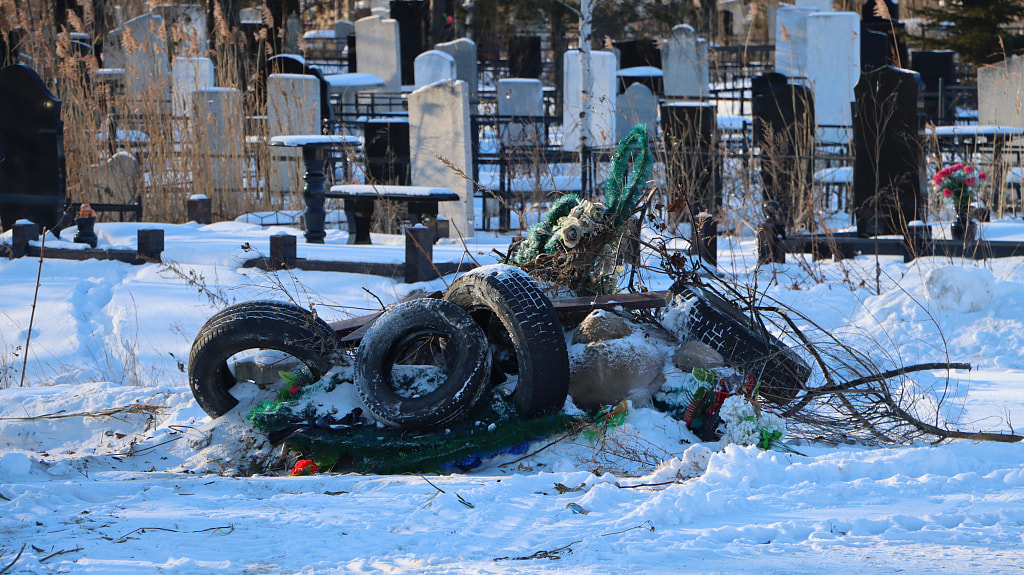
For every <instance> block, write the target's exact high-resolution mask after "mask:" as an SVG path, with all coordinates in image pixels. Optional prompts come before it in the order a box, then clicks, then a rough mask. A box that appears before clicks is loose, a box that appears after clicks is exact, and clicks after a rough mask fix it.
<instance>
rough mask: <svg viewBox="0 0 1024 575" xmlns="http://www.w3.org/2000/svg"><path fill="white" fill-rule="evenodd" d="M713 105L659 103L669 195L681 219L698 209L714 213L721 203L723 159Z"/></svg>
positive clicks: (715, 213) (691, 215)
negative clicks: (679, 211) (717, 142)
mask: <svg viewBox="0 0 1024 575" xmlns="http://www.w3.org/2000/svg"><path fill="white" fill-rule="evenodd" d="M717 130H718V128H717V120H716V110H715V106H714V104H706V103H691V102H684V103H679V102H672V103H666V104H662V105H661V133H662V138H663V139H664V146H665V172H666V182H667V186H668V190H667V191H668V195H669V197H670V198H672V206H673V208H674V209H677V210H682V211H683V212H684V218H683V219H690V218H691V217H692V218H696V216H697V215H698V214H700V213H701V212H708V213H710V214H711V215H717V214H718V209H719V207H720V206H721V205H722V173H721V172H722V161H721V158H720V157H719V156H720V155H719V153H718V150H717V146H716V140H717Z"/></svg>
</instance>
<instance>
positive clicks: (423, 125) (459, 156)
mask: <svg viewBox="0 0 1024 575" xmlns="http://www.w3.org/2000/svg"><path fill="white" fill-rule="evenodd" d="M469 113H470V106H469V85H468V84H466V83H465V82H460V81H457V80H456V81H447V82H438V83H436V84H431V85H429V86H426V87H424V88H420V89H418V90H416V91H415V92H413V93H412V94H409V126H410V133H409V151H410V162H411V172H412V183H413V184H414V185H417V186H428V187H441V188H448V189H450V190H451V191H453V192H455V193H456V194H458V195H459V201H455V202H442V203H441V204H440V205H439V206H438V211H439V213H440V215H442V216H444V217H445V218H446V219H447V220H448V221H449V222H450V225H451V227H452V235H453V236H454V235H456V234H458V235H461V236H463V237H473V233H474V229H475V228H476V225H475V224H474V217H473V185H472V183H471V182H469V181H468V180H466V179H465V178H463V177H462V176H460V175H459V174H457V173H456V172H455V171H453V170H452V169H451V168H449V167H448V166H445V165H444V164H443V163H441V161H440V160H438V158H437V156H443V157H444V158H446V159H448V161H450V162H452V163H453V164H454V165H455V166H457V167H459V168H461V169H462V170H463V171H465V172H467V173H468V172H470V171H471V170H472V166H473V146H472V134H471V133H470V130H471V124H470V118H469Z"/></svg>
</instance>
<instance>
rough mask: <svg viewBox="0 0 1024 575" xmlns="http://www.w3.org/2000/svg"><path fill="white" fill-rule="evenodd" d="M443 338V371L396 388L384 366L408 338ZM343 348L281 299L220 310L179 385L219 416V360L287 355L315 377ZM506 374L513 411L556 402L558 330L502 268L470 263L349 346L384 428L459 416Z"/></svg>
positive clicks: (511, 271) (564, 372) (560, 362)
mask: <svg viewBox="0 0 1024 575" xmlns="http://www.w3.org/2000/svg"><path fill="white" fill-rule="evenodd" d="M431 336H437V337H440V338H442V339H443V340H444V341H445V342H446V343H447V349H446V352H445V353H446V355H447V361H446V362H445V364H446V365H447V368H446V370H445V372H446V378H445V380H444V381H443V382H442V383H441V384H440V385H437V386H436V387H435V388H433V389H432V390H431V391H430V392H429V393H425V394H421V395H411V394H408V393H403V390H402V389H399V386H397V385H396V378H395V374H394V373H393V370H392V367H393V366H394V364H395V361H396V358H397V357H399V355H401V354H402V353H404V352H405V351H406V350H407V349H408V348H409V346H410V345H412V344H413V343H414V342H417V341H422V340H423V339H424V338H426V337H431ZM342 348H343V345H342V343H341V341H340V339H339V338H338V336H337V334H336V333H334V331H333V330H332V329H331V328H330V326H329V325H328V324H327V323H325V322H324V321H323V320H322V319H320V318H318V317H316V316H315V315H314V314H312V313H311V312H310V311H308V310H304V309H302V308H299V307H297V306H295V305H292V304H288V303H283V302H268V301H258V302H246V303H241V304H238V305H234V306H231V307H228V308H226V309H224V310H222V311H220V312H219V313H217V314H216V315H214V316H213V317H212V318H210V320H209V321H207V322H206V324H205V325H203V327H202V328H201V329H200V331H199V335H198V336H197V337H196V340H195V343H194V344H193V346H192V353H191V355H190V357H189V382H190V385H191V387H192V393H193V395H194V396H195V398H196V401H197V402H198V403H199V405H200V407H202V408H203V410H204V411H205V412H206V413H207V414H209V415H210V416H211V417H220V416H221V415H223V414H225V413H227V412H228V411H230V410H231V409H232V408H233V407H234V406H235V405H237V403H238V401H237V400H236V399H235V398H234V397H233V396H232V395H231V393H230V390H231V388H232V387H233V386H234V385H235V383H236V380H235V378H234V376H233V375H232V374H231V371H230V369H229V368H228V365H227V362H228V360H229V359H230V358H231V357H232V356H233V355H235V354H237V353H239V352H241V351H244V350H248V349H274V350H279V351H283V352H285V353H288V354H290V355H292V356H294V357H295V358H296V359H298V360H299V361H300V362H302V363H303V364H304V365H305V366H306V367H307V368H309V370H310V371H311V372H312V373H313V375H314V377H319V376H321V375H323V374H324V373H326V372H327V371H329V370H330V368H331V366H332V365H334V364H335V363H337V362H339V361H341V352H342ZM507 377H511V378H513V379H514V381H515V385H514V386H513V387H512V388H511V391H510V394H509V399H510V400H511V401H512V402H513V403H514V404H515V406H516V407H517V408H518V410H519V412H520V414H521V415H522V416H523V417H533V416H537V415H540V414H543V413H548V412H552V411H557V410H558V409H561V408H562V406H563V405H564V403H565V398H566V394H567V392H568V385H569V359H568V352H567V350H566V346H565V338H564V336H563V334H562V327H561V324H560V322H559V319H558V314H557V313H556V312H555V309H554V307H553V306H552V304H551V300H549V299H548V298H547V296H545V295H544V293H543V291H542V290H541V288H540V286H539V285H538V284H537V282H536V281H535V280H534V279H533V278H532V277H530V276H529V275H528V274H527V273H525V272H523V271H522V270H520V269H518V268H515V267H511V266H505V265H492V266H484V267H480V268H476V269H474V270H472V271H470V272H468V273H466V274H464V275H462V276H461V277H459V278H458V279H457V280H455V282H453V283H452V285H451V287H449V288H448V290H447V291H446V292H445V294H444V298H443V299H429V298H423V299H417V300H412V301H408V302H404V303H401V304H398V305H396V306H394V307H392V308H390V309H389V310H387V311H386V312H384V313H383V314H382V315H381V316H380V317H378V318H377V319H376V320H375V321H374V323H373V325H372V326H371V328H370V329H369V330H368V331H367V332H366V334H365V335H364V336H363V339H362V341H361V343H360V345H359V349H358V350H357V352H356V359H355V383H356V387H357V389H358V391H359V395H360V397H361V399H362V401H363V403H364V405H365V407H366V409H367V411H369V413H370V414H372V416H373V417H374V419H376V420H377V421H379V422H381V423H384V424H386V425H390V426H394V427H400V428H408V429H434V428H440V427H444V426H446V425H450V424H451V423H453V422H455V421H458V420H459V419H461V418H463V417H465V416H466V415H467V414H468V413H469V412H470V411H472V409H473V408H474V407H475V406H476V404H477V403H478V402H479V400H480V398H481V397H483V396H484V392H485V391H486V390H487V389H488V387H489V386H490V385H491V383H492V382H496V381H502V380H504V379H505V378H507Z"/></svg>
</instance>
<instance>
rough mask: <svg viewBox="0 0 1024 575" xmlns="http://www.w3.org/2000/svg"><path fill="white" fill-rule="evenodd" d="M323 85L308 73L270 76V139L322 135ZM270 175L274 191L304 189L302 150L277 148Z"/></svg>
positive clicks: (268, 89)
mask: <svg viewBox="0 0 1024 575" xmlns="http://www.w3.org/2000/svg"><path fill="white" fill-rule="evenodd" d="M320 125H321V119H320V82H319V81H318V80H317V78H316V77H315V76H309V75H305V74H271V75H270V76H268V77H267V131H268V133H269V135H270V136H272V137H273V136H306V135H312V134H319V133H320ZM274 153H275V155H276V156H277V157H276V158H275V159H274V160H273V161H271V162H270V166H269V170H268V171H269V174H268V176H267V180H268V186H269V188H270V190H271V191H272V192H278V193H279V192H295V193H298V192H299V191H300V190H302V174H303V173H304V172H305V164H304V163H303V162H302V151H301V150H297V149H293V148H284V149H278V148H275V149H274Z"/></svg>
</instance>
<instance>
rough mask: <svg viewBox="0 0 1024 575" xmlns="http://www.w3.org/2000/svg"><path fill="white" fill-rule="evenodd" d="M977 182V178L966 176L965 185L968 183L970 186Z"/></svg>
mask: <svg viewBox="0 0 1024 575" xmlns="http://www.w3.org/2000/svg"><path fill="white" fill-rule="evenodd" d="M976 183H977V180H975V179H974V178H965V179H964V185H966V186H968V187H970V186H973V185H974V184H976Z"/></svg>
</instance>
